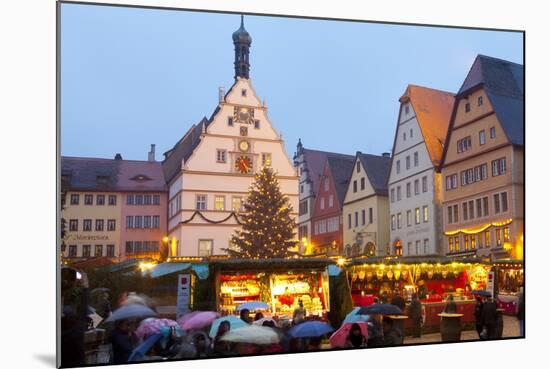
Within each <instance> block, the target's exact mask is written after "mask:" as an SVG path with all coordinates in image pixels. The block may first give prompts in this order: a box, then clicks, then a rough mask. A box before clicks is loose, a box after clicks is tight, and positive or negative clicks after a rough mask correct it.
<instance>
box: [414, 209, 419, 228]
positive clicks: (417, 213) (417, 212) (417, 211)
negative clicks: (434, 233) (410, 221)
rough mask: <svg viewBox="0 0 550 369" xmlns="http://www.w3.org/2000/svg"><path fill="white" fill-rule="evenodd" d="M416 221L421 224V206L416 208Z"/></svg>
mask: <svg viewBox="0 0 550 369" xmlns="http://www.w3.org/2000/svg"><path fill="white" fill-rule="evenodd" d="M414 223H415V224H420V208H416V209H414Z"/></svg>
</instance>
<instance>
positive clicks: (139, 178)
mask: <svg viewBox="0 0 550 369" xmlns="http://www.w3.org/2000/svg"><path fill="white" fill-rule="evenodd" d="M130 180H131V181H136V182H145V181H150V180H151V178H149V177H147V176H146V175H145V174H138V175H137V176H134V177H132V178H130Z"/></svg>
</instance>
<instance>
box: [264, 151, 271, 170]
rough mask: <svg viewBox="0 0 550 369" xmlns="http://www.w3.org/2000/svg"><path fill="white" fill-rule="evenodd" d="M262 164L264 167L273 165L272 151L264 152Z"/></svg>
mask: <svg viewBox="0 0 550 369" xmlns="http://www.w3.org/2000/svg"><path fill="white" fill-rule="evenodd" d="M262 166H264V167H270V166H271V153H268V152H264V153H262Z"/></svg>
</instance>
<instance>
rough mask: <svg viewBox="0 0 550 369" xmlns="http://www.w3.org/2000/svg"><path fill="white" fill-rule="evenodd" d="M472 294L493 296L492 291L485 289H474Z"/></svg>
mask: <svg viewBox="0 0 550 369" xmlns="http://www.w3.org/2000/svg"><path fill="white" fill-rule="evenodd" d="M472 295H479V296H487V297H489V296H491V292H489V291H485V290H473V291H472Z"/></svg>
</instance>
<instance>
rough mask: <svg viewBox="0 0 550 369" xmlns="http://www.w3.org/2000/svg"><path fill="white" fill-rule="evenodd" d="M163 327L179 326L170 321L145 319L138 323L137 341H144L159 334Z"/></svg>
mask: <svg viewBox="0 0 550 369" xmlns="http://www.w3.org/2000/svg"><path fill="white" fill-rule="evenodd" d="M163 327H168V328H170V327H177V328H179V325H178V323H177V322H175V321H173V320H171V319H164V318H163V319H159V318H147V319H144V320H142V321H141V323H139V326H138V328H137V329H136V336H137V337H138V338H139V339H144V338H145V337H149V336H151V335H153V334H156V333H159V332H160V331H161V329H162V328H163Z"/></svg>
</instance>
